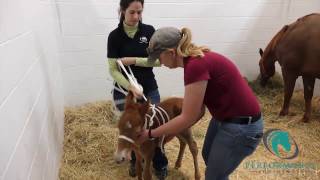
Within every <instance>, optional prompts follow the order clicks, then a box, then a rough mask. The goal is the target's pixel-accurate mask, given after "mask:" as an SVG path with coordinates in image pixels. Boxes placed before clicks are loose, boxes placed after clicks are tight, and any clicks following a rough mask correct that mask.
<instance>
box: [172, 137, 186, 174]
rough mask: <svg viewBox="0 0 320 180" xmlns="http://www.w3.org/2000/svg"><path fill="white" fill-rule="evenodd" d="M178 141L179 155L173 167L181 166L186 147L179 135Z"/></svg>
mask: <svg viewBox="0 0 320 180" xmlns="http://www.w3.org/2000/svg"><path fill="white" fill-rule="evenodd" d="M178 139H179V143H180V149H179V155H178V158H177V161H176V164H175V166H174V167H175V168H176V169H178V168H180V167H181V161H182V158H183V154H184V150H185V149H186V142H185V141H184V139H182V138H181V137H178Z"/></svg>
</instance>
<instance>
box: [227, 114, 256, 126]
mask: <svg viewBox="0 0 320 180" xmlns="http://www.w3.org/2000/svg"><path fill="white" fill-rule="evenodd" d="M260 118H261V113H259V114H258V115H256V116H240V117H234V118H226V119H224V120H223V121H222V122H223V123H235V124H252V123H254V122H256V121H258V120H259V119H260Z"/></svg>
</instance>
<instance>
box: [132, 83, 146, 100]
mask: <svg viewBox="0 0 320 180" xmlns="http://www.w3.org/2000/svg"><path fill="white" fill-rule="evenodd" d="M129 91H131V92H132V93H133V96H134V97H135V98H137V99H140V98H142V97H143V91H141V89H138V88H136V87H135V86H133V85H132V84H130V86H129Z"/></svg>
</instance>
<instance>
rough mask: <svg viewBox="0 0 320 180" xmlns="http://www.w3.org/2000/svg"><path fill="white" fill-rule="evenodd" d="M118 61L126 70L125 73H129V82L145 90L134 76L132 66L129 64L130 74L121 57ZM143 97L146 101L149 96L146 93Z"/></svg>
mask: <svg viewBox="0 0 320 180" xmlns="http://www.w3.org/2000/svg"><path fill="white" fill-rule="evenodd" d="M117 63H118V64H119V66H120V68H121V69H122V70H123V71H124V73H125V74H126V75H127V77H128V79H129V83H130V84H131V85H133V86H134V87H135V88H137V89H139V90H140V91H141V92H143V87H142V86H141V85H140V84H139V83H138V82H137V79H136V78H135V77H134V74H133V72H132V70H131V68H130V66H128V68H129V71H130V74H129V73H128V71H127V70H126V68H125V67H124V65H123V64H122V61H121V59H118V60H117ZM142 97H143V99H144V100H145V101H147V98H146V96H145V95H143V96H142Z"/></svg>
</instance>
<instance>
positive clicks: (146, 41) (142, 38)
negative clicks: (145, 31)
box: [139, 36, 148, 44]
mask: <svg viewBox="0 0 320 180" xmlns="http://www.w3.org/2000/svg"><path fill="white" fill-rule="evenodd" d="M139 43H146V44H148V38H147V37H145V36H142V37H140V41H139Z"/></svg>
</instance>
